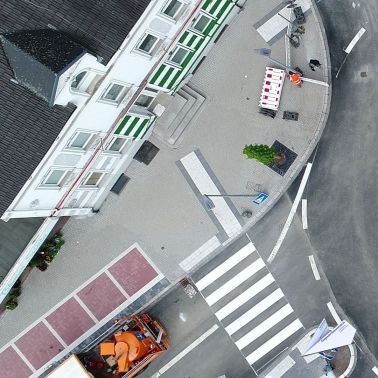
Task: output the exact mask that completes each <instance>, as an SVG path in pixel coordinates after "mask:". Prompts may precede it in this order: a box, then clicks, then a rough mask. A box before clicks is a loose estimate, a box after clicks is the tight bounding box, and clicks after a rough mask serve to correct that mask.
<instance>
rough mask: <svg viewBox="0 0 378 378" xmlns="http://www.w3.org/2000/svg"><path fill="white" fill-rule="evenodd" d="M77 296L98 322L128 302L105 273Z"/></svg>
mask: <svg viewBox="0 0 378 378" xmlns="http://www.w3.org/2000/svg"><path fill="white" fill-rule="evenodd" d="M77 295H78V297H79V298H80V299H81V300H82V301H83V302H84V304H85V305H86V306H87V307H88V308H89V310H90V311H91V312H92V314H93V315H94V316H95V317H96V318H97V319H98V320H101V319H103V318H104V317H105V316H106V315H108V314H110V313H111V312H112V311H113V310H115V309H116V308H117V307H118V306H119V305H121V304H122V303H123V302H125V300H126V297H125V296H124V295H123V294H122V293H121V292H120V291H119V290H118V289H117V287H116V286H115V285H114V283H113V282H112V281H111V280H110V278H109V277H108V276H107V275H106V274H105V273H102V274H101V275H100V276H98V277H97V278H96V279H94V280H93V281H92V282H91V283H89V284H88V285H87V286H86V287H85V288H84V289H82V290H80V291H79V292H78V294H77Z"/></svg>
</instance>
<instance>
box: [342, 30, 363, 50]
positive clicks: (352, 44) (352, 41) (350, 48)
mask: <svg viewBox="0 0 378 378" xmlns="http://www.w3.org/2000/svg"><path fill="white" fill-rule="evenodd" d="M365 32H366V29H365V28H361V29H360V30H359V31H358V33H357V34H356V35H355V36H354V38H353V39H352V40H351V42H350V43H349V45H348V46H347V48H346V49H345V50H344V51H345V52H346V53H347V54H349V53H350V52H351V51H352V49H353V47H354V46H356V43H357V42H358V41H359V39H360V38H361V37H362V36H363V35H364V34H365Z"/></svg>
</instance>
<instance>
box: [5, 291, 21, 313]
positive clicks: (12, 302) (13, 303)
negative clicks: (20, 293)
mask: <svg viewBox="0 0 378 378" xmlns="http://www.w3.org/2000/svg"><path fill="white" fill-rule="evenodd" d="M17 306H18V302H17V297H16V296H15V295H10V296H9V297H8V300H7V301H6V302H5V308H6V309H7V310H14V309H15V308H16V307H17Z"/></svg>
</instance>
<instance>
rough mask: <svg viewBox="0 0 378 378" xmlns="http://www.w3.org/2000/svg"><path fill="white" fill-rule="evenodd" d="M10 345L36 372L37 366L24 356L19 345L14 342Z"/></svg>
mask: <svg viewBox="0 0 378 378" xmlns="http://www.w3.org/2000/svg"><path fill="white" fill-rule="evenodd" d="M8 346H11V347H12V348H13V349H14V351H15V352H16V353H17V354H18V356H19V357H20V358H21V359H22V361H24V362H25V364H26V365H27V366H28V368H29V369H30V370H31V371H32V372H33V373H35V372H36V371H37V370H36V369H35V367H34V366H33V365H32V364H31V363H30V361H29V360H28V359H27V358H26V357H25V356H24V354H23V353H22V352H21V351H20V349H18V347H17V345H16V344H14V343H11V344H9V345H8Z"/></svg>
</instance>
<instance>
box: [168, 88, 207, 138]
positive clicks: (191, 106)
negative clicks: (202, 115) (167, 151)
mask: <svg viewBox="0 0 378 378" xmlns="http://www.w3.org/2000/svg"><path fill="white" fill-rule="evenodd" d="M180 91H181V93H182V94H181V95H186V96H187V97H189V100H188V102H187V104H186V105H185V108H183V109H182V114H180V115H181V117H179V118H176V120H175V124H174V128H173V127H172V128H170V130H172V132H171V133H170V135H169V139H168V143H170V144H171V145H176V144H178V143H180V142H181V141H182V138H183V133H184V131H185V130H186V129H187V128H188V127H189V125H190V124H191V123H192V122H193V120H194V119H195V117H196V116H197V115H198V114H199V111H200V109H201V106H202V104H203V102H204V101H205V96H203V95H202V94H200V93H199V92H198V91H197V90H195V89H194V88H193V87H191V86H190V85H189V84H186V85H185V86H184V87H182V88H181V90H180Z"/></svg>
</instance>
